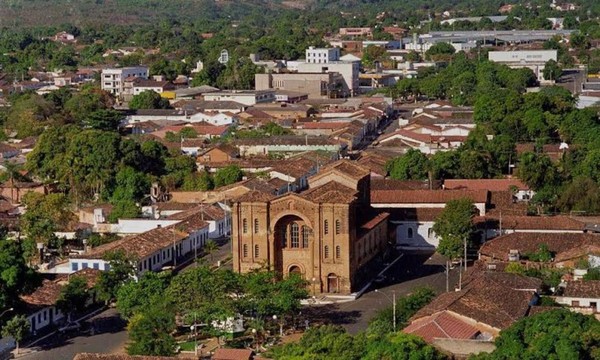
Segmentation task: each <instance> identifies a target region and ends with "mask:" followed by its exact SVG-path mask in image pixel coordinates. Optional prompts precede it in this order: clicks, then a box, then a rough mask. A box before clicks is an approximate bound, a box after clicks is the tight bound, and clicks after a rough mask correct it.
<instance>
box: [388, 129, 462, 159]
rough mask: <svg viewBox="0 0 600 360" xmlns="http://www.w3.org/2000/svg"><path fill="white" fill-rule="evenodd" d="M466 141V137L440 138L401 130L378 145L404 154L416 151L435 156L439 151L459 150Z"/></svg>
mask: <svg viewBox="0 0 600 360" xmlns="http://www.w3.org/2000/svg"><path fill="white" fill-rule="evenodd" d="M465 141H467V136H465V135H455V136H440V135H430V134H422V133H419V132H415V131H411V130H404V129H399V130H396V131H394V132H392V133H390V134H386V135H384V136H382V137H380V138H379V140H378V145H379V146H382V147H396V148H401V149H402V151H403V152H406V151H408V150H409V149H415V150H419V151H421V152H422V153H424V154H435V153H436V152H439V151H449V150H453V149H457V148H459V147H460V146H461V145H462V144H463V143H464V142H465Z"/></svg>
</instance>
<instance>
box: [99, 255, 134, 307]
mask: <svg viewBox="0 0 600 360" xmlns="http://www.w3.org/2000/svg"><path fill="white" fill-rule="evenodd" d="M104 261H107V262H108V264H109V265H110V269H109V270H108V271H103V272H102V273H100V278H99V279H98V283H97V284H96V289H97V291H98V297H99V298H100V299H102V300H104V301H110V300H112V299H115V298H116V296H117V291H118V290H119V288H120V287H121V286H122V285H123V284H124V283H125V282H127V281H128V280H130V279H131V277H132V276H133V275H135V270H136V269H135V267H134V265H133V264H134V259H133V258H130V257H129V256H127V254H125V252H124V251H122V250H119V251H114V252H109V253H107V254H106V255H105V256H104Z"/></svg>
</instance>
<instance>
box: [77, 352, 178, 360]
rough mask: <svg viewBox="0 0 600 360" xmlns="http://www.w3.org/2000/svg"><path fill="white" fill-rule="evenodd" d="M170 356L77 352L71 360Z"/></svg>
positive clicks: (144, 359)
mask: <svg viewBox="0 0 600 360" xmlns="http://www.w3.org/2000/svg"><path fill="white" fill-rule="evenodd" d="M172 359H175V358H174V357H170V356H147V355H126V354H93V353H79V354H77V355H75V357H74V358H73V360H172Z"/></svg>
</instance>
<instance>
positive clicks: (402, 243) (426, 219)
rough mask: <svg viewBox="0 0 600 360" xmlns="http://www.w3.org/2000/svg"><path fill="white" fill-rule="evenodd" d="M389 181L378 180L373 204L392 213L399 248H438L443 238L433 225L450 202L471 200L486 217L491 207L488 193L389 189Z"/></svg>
mask: <svg viewBox="0 0 600 360" xmlns="http://www.w3.org/2000/svg"><path fill="white" fill-rule="evenodd" d="M387 182H389V180H383V181H374V184H373V185H372V187H371V204H372V206H373V207H374V208H376V209H381V210H384V211H387V212H388V213H390V229H394V233H395V238H396V240H395V242H396V245H397V246H398V247H401V248H411V249H433V248H436V247H437V246H438V244H439V239H438V237H437V235H436V234H435V233H434V231H433V225H434V224H435V221H436V219H437V218H438V217H439V216H440V214H441V213H442V211H443V209H444V207H445V206H446V203H447V202H448V201H450V200H456V199H462V198H468V199H470V200H471V201H473V205H474V206H475V207H476V208H477V210H478V212H479V213H480V214H485V212H486V210H487V208H488V205H489V192H488V191H486V190H402V189H399V187H400V186H398V185H397V184H393V183H392V185H391V186H387V184H386V183H387ZM421 184H422V185H424V186H429V185H428V184H427V183H423V182H421ZM432 185H433V184H432ZM432 187H433V186H432Z"/></svg>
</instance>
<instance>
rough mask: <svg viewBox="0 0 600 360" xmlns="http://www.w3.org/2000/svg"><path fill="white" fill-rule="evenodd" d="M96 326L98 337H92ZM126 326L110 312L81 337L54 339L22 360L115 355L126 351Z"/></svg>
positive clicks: (88, 324)
mask: <svg viewBox="0 0 600 360" xmlns="http://www.w3.org/2000/svg"><path fill="white" fill-rule="evenodd" d="M92 324H93V326H94V329H95V335H93V336H91V335H90V333H89V329H90V328H91V325H92ZM125 326H126V323H125V321H123V320H121V318H120V317H119V314H118V313H117V311H116V310H115V309H109V310H107V311H104V312H103V313H101V314H99V315H97V316H95V317H93V318H91V319H90V320H88V321H86V322H85V324H84V325H83V328H84V329H83V330H82V331H81V332H80V334H79V336H77V334H71V335H72V336H75V337H72V338H69V337H68V336H65V335H59V334H56V335H53V336H51V337H49V338H47V339H45V340H43V341H41V342H40V343H38V344H36V345H35V346H34V347H32V348H31V349H28V350H33V351H35V352H33V353H29V354H26V355H23V356H19V359H26V360H48V359H52V360H71V359H73V357H74V356H75V354H77V353H80V352H99V353H115V352H120V351H122V350H123V349H124V347H125V343H126V342H127V332H126V331H125Z"/></svg>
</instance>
